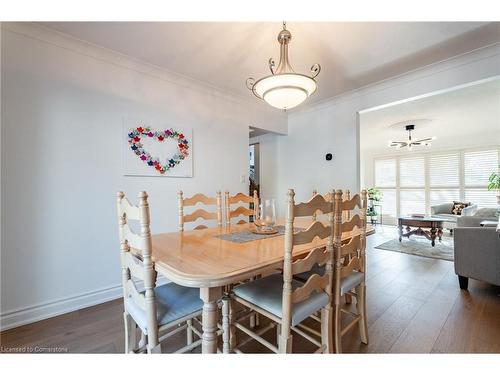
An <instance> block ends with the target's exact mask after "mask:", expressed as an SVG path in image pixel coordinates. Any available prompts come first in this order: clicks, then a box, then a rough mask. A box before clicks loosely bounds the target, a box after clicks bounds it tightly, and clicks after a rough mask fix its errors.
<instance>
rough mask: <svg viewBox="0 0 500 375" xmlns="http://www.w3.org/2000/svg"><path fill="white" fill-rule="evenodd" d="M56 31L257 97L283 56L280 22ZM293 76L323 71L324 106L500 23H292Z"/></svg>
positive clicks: (464, 45) (441, 55) (490, 34)
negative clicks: (255, 86) (249, 85)
mask: <svg viewBox="0 0 500 375" xmlns="http://www.w3.org/2000/svg"><path fill="white" fill-rule="evenodd" d="M42 24H43V25H44V26H46V27H50V28H53V29H56V30H58V31H60V32H63V33H67V34H70V35H72V36H73V37H76V38H78V39H82V40H85V41H88V42H91V43H93V44H97V45H100V46H103V47H106V48H109V49H112V50H115V51H118V52H121V53H123V54H126V55H129V56H132V57H134V58H137V59H140V60H143V61H146V62H148V63H151V64H154V65H157V66H160V67H163V68H165V69H168V70H170V71H173V72H177V73H180V74H182V75H185V76H189V77H191V78H195V79H197V80H200V81H204V82H206V83H209V84H211V85H214V86H217V87H219V88H221V89H223V90H225V91H228V92H231V93H235V94H239V95H245V96H247V97H249V98H250V97H252V96H251V93H250V92H249V91H248V90H247V89H246V86H245V81H246V79H247V78H248V77H250V76H252V77H254V78H259V77H261V76H264V75H267V74H269V70H268V67H267V61H268V59H269V57H274V59H275V60H276V62H277V60H278V58H279V45H278V42H277V40H276V36H277V34H278V32H279V31H280V29H281V24H280V23H243V22H240V23H221V22H212V23H207V22H203V23H199V22H198V23H197V22H194V23H193V22H61V23H58V22H48V23H42ZM288 29H289V30H290V31H291V32H292V42H291V45H290V58H291V62H292V66H293V68H294V69H295V71H296V72H302V73H309V69H310V67H311V65H312V64H313V63H319V64H321V66H322V71H321V74H320V75H319V77H318V85H319V88H318V91H317V93H316V94H315V95H314V96H313V97H311V99H310V100H309V101H310V102H314V101H320V100H322V99H326V98H329V97H332V96H334V95H337V94H339V93H342V92H345V91H349V90H352V89H355V88H359V87H362V86H365V85H367V84H370V83H373V82H377V81H380V80H383V79H386V78H389V77H392V76H395V75H398V74H401V73H405V72H407V71H410V70H413V69H416V68H418V67H421V66H425V65H428V64H432V63H434V62H437V61H441V60H444V59H447V58H450V57H452V56H456V55H458V54H461V53H464V52H468V51H471V50H473V49H476V48H480V47H483V46H485V45H489V44H492V43H496V42H499V41H500V23H498V22H497V23H484V22H483V23H482V22H431V23H418V22H408V23H403V22H376V23H374V22H372V23H368V22H362V23H354V22H349V23H339V22H332V23H296V22H290V23H288Z"/></svg>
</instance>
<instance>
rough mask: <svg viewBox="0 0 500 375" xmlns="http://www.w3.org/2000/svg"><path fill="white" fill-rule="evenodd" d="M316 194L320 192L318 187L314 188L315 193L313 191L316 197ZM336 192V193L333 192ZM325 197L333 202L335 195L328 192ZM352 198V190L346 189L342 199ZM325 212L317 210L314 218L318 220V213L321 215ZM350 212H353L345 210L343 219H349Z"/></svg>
mask: <svg viewBox="0 0 500 375" xmlns="http://www.w3.org/2000/svg"><path fill="white" fill-rule="evenodd" d="M316 194H318V191H317V190H316V189H314V190H313V193H312V196H313V197H314V196H315V195H316ZM333 194H335V193H333ZM324 198H325V199H326V200H328V201H331V202H333V195H331V193H326V194H325V195H324ZM349 199H351V192H350V191H349V190H345V191H344V192H343V194H342V200H343V201H345V200H349ZM321 214H323V212H321V211H320V210H317V211H316V212H315V213H314V214H313V220H317V218H318V215H321ZM350 214H351V211H349V210H344V211H343V212H342V220H343V221H347V220H349V217H350Z"/></svg>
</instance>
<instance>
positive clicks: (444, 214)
mask: <svg viewBox="0 0 500 375" xmlns="http://www.w3.org/2000/svg"><path fill="white" fill-rule="evenodd" d="M452 210H453V202H451V203H442V204H438V205H436V206H431V216H435V217H439V218H441V219H446V220H447V221H446V222H445V223H444V227H445V228H447V229H450V230H451V229H453V228H455V227H456V226H457V219H458V218H459V217H462V216H473V215H474V214H475V213H476V212H477V210H478V207H477V205H475V204H471V205H470V206H467V207H465V208H464V209H463V210H462V215H455V214H453V213H452V212H451V211H452ZM483 220H484V219H483Z"/></svg>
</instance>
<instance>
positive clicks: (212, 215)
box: [177, 191, 222, 232]
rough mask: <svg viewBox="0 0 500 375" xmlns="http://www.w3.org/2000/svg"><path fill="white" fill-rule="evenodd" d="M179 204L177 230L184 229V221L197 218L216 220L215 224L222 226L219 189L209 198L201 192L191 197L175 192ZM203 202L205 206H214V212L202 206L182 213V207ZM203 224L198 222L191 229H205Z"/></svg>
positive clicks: (193, 220)
mask: <svg viewBox="0 0 500 375" xmlns="http://www.w3.org/2000/svg"><path fill="white" fill-rule="evenodd" d="M177 197H178V204H179V231H181V232H182V231H184V223H191V222H195V221H196V220H198V219H204V220H216V221H217V226H218V227H222V194H221V192H220V191H218V192H217V193H216V196H215V198H209V197H207V196H206V195H203V194H200V193H198V194H195V195H193V196H192V197H191V198H184V195H183V192H182V191H179V193H178V194H177ZM197 204H203V205H205V206H215V207H216V211H215V212H209V211H207V210H205V209H203V208H198V209H196V210H194V211H193V212H192V213H190V214H185V213H184V207H189V206H196V205H197ZM206 228H208V227H207V226H206V225H204V224H199V225H197V226H195V227H194V228H193V229H206Z"/></svg>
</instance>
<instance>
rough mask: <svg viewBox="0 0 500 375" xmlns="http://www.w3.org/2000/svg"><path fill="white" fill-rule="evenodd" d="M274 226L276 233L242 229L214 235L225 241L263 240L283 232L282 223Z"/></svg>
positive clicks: (280, 234)
mask: <svg viewBox="0 0 500 375" xmlns="http://www.w3.org/2000/svg"><path fill="white" fill-rule="evenodd" d="M275 228H276V229H278V233H275V234H255V233H253V232H251V231H249V230H244V231H242V232H235V233H228V234H220V235H218V236H216V237H217V238H220V239H221V240H225V241H231V242H236V243H245V242H250V241H256V240H265V239H266V238H271V237H276V236H282V235H284V234H285V226H284V225H277V226H276V227H275ZM300 230H303V229H302V228H294V231H300Z"/></svg>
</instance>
